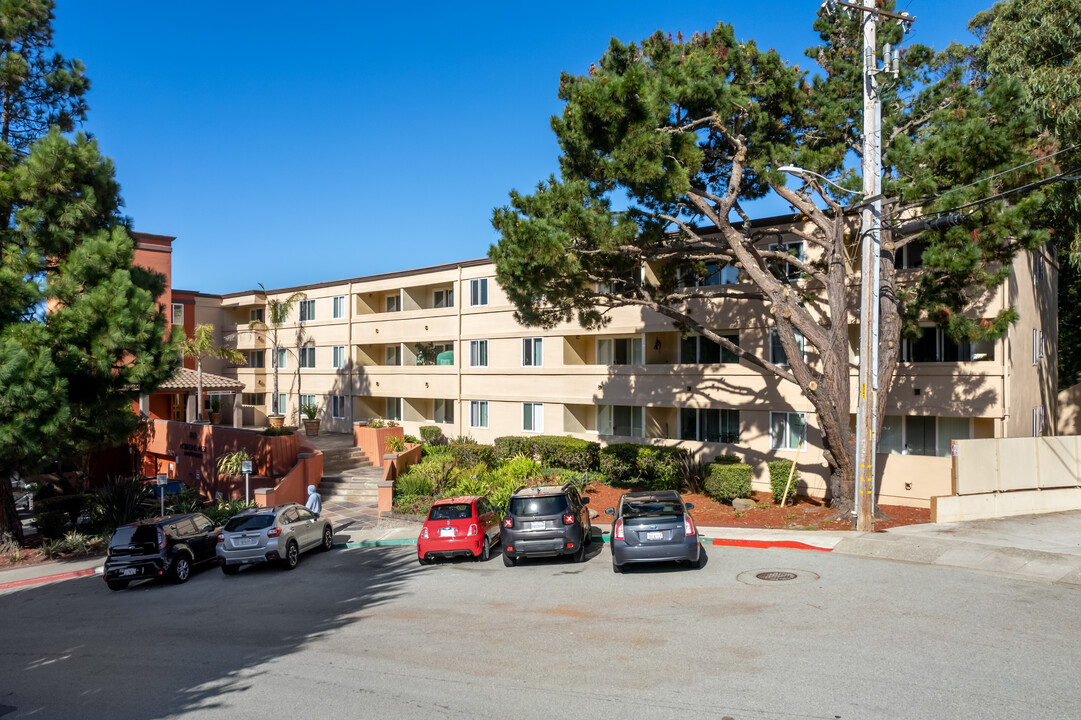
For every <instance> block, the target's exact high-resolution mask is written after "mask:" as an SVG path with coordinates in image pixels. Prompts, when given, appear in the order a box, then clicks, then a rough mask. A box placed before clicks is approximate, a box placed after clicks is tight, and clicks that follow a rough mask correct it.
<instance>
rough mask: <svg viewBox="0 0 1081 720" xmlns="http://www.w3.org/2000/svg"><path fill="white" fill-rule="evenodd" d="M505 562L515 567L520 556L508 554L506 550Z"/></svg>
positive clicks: (504, 554)
mask: <svg viewBox="0 0 1081 720" xmlns="http://www.w3.org/2000/svg"><path fill="white" fill-rule="evenodd" d="M503 564H504V565H506V566H507V567H514V566H515V565H517V564H518V558H516V557H514V556H513V555H508V554H507V553H506V552H505V551H504V553H503Z"/></svg>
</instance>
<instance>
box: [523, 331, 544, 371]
mask: <svg viewBox="0 0 1081 720" xmlns="http://www.w3.org/2000/svg"><path fill="white" fill-rule="evenodd" d="M543 344H544V339H543V338H539V337H532V338H522V367H542V366H543V365H544V356H543V353H542V346H543Z"/></svg>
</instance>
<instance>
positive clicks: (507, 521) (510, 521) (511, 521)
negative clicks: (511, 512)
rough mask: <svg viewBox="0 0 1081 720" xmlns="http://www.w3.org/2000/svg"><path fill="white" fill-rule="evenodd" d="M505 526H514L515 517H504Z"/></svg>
mask: <svg viewBox="0 0 1081 720" xmlns="http://www.w3.org/2000/svg"><path fill="white" fill-rule="evenodd" d="M503 527H505V528H512V527H514V518H503Z"/></svg>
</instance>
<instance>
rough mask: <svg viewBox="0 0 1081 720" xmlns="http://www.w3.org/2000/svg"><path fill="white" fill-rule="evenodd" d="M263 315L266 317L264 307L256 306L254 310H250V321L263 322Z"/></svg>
mask: <svg viewBox="0 0 1081 720" xmlns="http://www.w3.org/2000/svg"><path fill="white" fill-rule="evenodd" d="M263 317H264V315H263V308H255V309H253V310H249V311H248V322H249V323H256V322H259V323H261V322H263Z"/></svg>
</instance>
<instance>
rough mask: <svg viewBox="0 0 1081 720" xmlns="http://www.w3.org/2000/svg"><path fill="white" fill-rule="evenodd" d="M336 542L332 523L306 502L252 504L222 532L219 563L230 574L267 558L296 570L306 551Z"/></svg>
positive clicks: (218, 554)
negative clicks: (317, 515) (312, 509)
mask: <svg viewBox="0 0 1081 720" xmlns="http://www.w3.org/2000/svg"><path fill="white" fill-rule="evenodd" d="M333 545H334V531H333V530H332V529H331V527H330V523H329V522H328V521H327V520H325V519H320V518H317V517H315V515H313V514H312V512H311V511H310V510H308V509H307V508H306V507H304V506H303V505H297V504H296V503H287V504H285V505H274V506H272V507H261V508H252V509H251V510H245V511H244V512H242V513H240V514H239V515H234V516H233V517H232V518H231V519H230V520H229V522H227V523H225V527H224V528H222V531H221V534H220V535H218V549H217V556H218V564H220V565H221V570H222V572H224V573H225V574H226V575H234V574H236V572H237V571H238V570H240V566H241V565H252V564H255V563H263V562H280V563H281V566H282V567H283V568H284V569H286V570H292V569H293V568H295V567H296V566H297V563H298V562H300V554H301V553H302V552H306V551H308V550H311V549H312V548H319V549H320V550H330V548H331V547H333Z"/></svg>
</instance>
